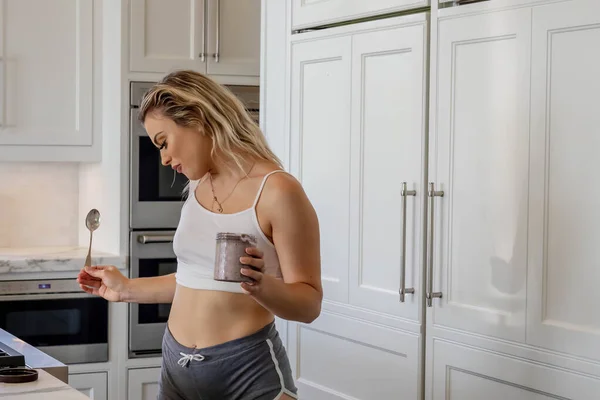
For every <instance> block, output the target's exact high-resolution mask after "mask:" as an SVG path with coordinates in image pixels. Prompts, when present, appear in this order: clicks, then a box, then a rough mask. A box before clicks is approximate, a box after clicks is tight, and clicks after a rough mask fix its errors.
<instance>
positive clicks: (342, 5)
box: [292, 0, 430, 30]
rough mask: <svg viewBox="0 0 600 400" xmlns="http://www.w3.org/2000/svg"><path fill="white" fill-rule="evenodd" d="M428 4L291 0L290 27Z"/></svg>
mask: <svg viewBox="0 0 600 400" xmlns="http://www.w3.org/2000/svg"><path fill="white" fill-rule="evenodd" d="M429 4H430V0H369V1H365V0H292V28H293V29H294V30H298V29H306V28H310V27H315V26H319V25H326V24H333V23H339V22H343V21H348V20H353V19H359V18H366V17H372V16H375V15H380V14H388V13H392V12H397V11H402V10H408V9H415V8H419V7H425V6H428V5H429Z"/></svg>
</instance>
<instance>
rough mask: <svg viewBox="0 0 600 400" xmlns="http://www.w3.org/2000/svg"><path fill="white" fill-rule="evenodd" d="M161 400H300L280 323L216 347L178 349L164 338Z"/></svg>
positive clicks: (180, 347)
mask: <svg viewBox="0 0 600 400" xmlns="http://www.w3.org/2000/svg"><path fill="white" fill-rule="evenodd" d="M162 348H163V358H162V367H161V376H160V383H159V394H158V399H159V400H192V399H193V400H213V399H214V400H275V399H279V398H280V397H281V396H282V395H283V394H287V395H289V396H291V397H293V398H297V395H296V393H297V388H296V386H295V385H294V379H293V377H292V371H291V368H290V363H289V360H288V358H287V354H286V351H285V348H284V347H283V344H282V343H281V339H280V338H279V333H278V332H277V329H276V328H275V323H274V322H271V323H270V324H268V325H267V326H265V327H264V328H262V329H261V330H260V331H258V332H256V333H253V334H251V335H249V336H245V337H243V338H240V339H235V340H232V341H229V342H225V343H223V344H219V345H216V346H211V347H206V348H204V349H193V348H189V347H185V346H182V345H181V344H179V343H178V342H177V341H176V340H175V338H174V337H173V335H171V332H170V331H169V328H168V327H167V329H165V334H164V337H163V345H162Z"/></svg>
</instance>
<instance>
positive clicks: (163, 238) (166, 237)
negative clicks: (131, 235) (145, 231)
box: [137, 234, 175, 244]
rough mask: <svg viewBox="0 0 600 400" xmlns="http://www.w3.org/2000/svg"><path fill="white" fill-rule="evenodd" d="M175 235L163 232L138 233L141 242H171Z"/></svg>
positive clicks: (138, 239)
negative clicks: (152, 233)
mask: <svg viewBox="0 0 600 400" xmlns="http://www.w3.org/2000/svg"><path fill="white" fill-rule="evenodd" d="M174 237H175V235H173V234H163V235H158V234H157V235H138V237H137V241H138V242H140V243H141V244H146V243H171V242H172V241H173V238H174Z"/></svg>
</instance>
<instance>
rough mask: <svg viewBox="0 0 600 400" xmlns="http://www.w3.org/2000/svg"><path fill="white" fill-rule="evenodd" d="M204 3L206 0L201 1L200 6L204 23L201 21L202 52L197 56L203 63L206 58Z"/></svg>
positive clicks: (205, 9) (205, 10)
mask: <svg viewBox="0 0 600 400" xmlns="http://www.w3.org/2000/svg"><path fill="white" fill-rule="evenodd" d="M206 2H207V0H203V1H202V6H203V9H204V10H203V12H202V17H203V18H204V21H202V51H201V52H200V54H198V57H200V62H204V61H205V57H206V24H207V21H208V20H207V18H206V16H207V14H208V12H207V6H206Z"/></svg>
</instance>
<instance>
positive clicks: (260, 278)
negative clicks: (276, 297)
mask: <svg viewBox="0 0 600 400" xmlns="http://www.w3.org/2000/svg"><path fill="white" fill-rule="evenodd" d="M246 253H247V254H248V256H247V257H240V262H241V263H242V264H244V265H247V267H246V266H244V267H242V270H241V273H242V275H245V276H247V277H249V278H251V279H252V282H242V283H241V286H242V290H243V291H244V292H245V293H246V294H250V295H256V294H258V293H259V292H260V290H261V288H262V285H263V284H264V281H265V275H264V269H265V260H264V259H263V252H262V251H260V250H259V249H257V248H256V247H249V248H247V249H246Z"/></svg>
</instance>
